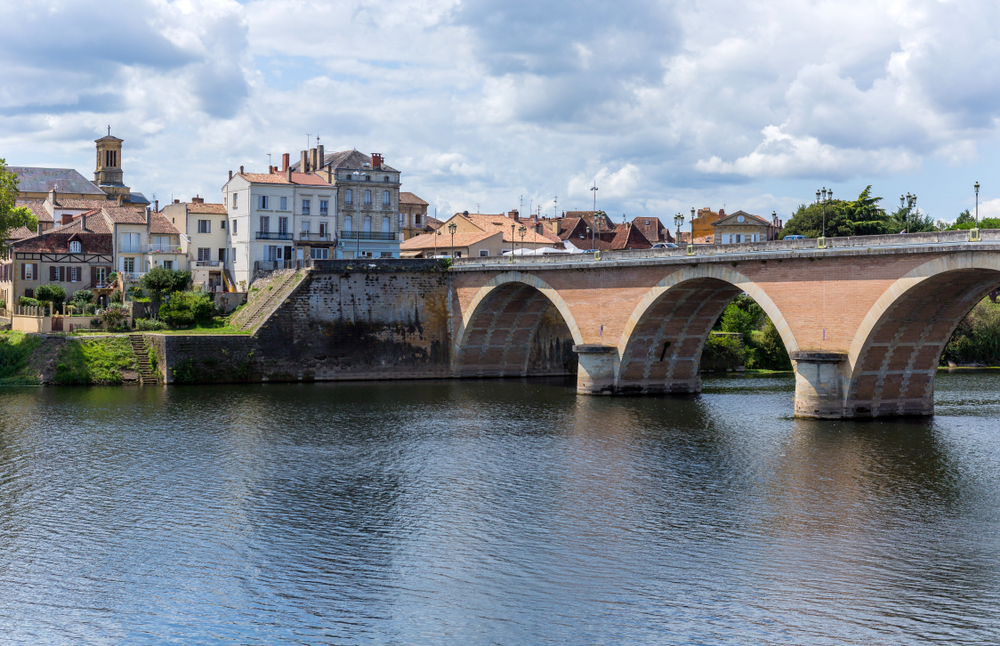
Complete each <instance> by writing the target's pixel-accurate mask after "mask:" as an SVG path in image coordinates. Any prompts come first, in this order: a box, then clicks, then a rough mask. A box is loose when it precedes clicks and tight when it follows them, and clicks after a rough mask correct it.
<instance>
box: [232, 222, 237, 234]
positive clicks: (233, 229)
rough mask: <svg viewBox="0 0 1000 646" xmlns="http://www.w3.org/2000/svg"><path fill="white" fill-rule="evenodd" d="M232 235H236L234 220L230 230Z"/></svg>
mask: <svg viewBox="0 0 1000 646" xmlns="http://www.w3.org/2000/svg"><path fill="white" fill-rule="evenodd" d="M231 231H232V232H233V235H236V220H233V228H232V229H231Z"/></svg>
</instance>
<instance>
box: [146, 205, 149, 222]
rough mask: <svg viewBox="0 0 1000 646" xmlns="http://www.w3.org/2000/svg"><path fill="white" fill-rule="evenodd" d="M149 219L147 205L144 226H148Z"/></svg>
mask: <svg viewBox="0 0 1000 646" xmlns="http://www.w3.org/2000/svg"><path fill="white" fill-rule="evenodd" d="M149 220H150V217H149V207H148V206H147V207H146V226H147V227H148V226H149Z"/></svg>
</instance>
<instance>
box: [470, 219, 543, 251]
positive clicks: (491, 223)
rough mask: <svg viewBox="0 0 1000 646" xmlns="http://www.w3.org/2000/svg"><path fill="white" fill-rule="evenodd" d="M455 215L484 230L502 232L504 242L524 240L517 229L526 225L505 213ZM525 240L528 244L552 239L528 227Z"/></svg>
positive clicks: (541, 242)
mask: <svg viewBox="0 0 1000 646" xmlns="http://www.w3.org/2000/svg"><path fill="white" fill-rule="evenodd" d="M455 215H457V216H459V217H463V218H466V219H468V220H469V221H470V222H472V223H473V224H474V225H476V226H477V227H479V228H480V229H482V230H483V231H500V232H502V233H503V241H504V242H521V241H522V239H521V234H520V233H518V232H517V229H518V228H520V227H521V226H524V225H522V224H521V223H520V222H518V221H516V220H514V219H513V218H508V217H507V216H506V215H504V214H503V213H499V214H497V215H490V214H487V213H470V214H469V215H465V214H464V213H456V214H455ZM512 224H513V225H514V230H513V232H512V231H511V228H510V225H512ZM512 236H513V237H512ZM524 242H526V243H527V244H549V243H551V242H552V241H551V240H549V239H547V238H545V237H544V236H541V235H539V234H537V233H535V230H534V229H528V230H527V231H526V232H525V233H524Z"/></svg>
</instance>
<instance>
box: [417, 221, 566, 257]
mask: <svg viewBox="0 0 1000 646" xmlns="http://www.w3.org/2000/svg"><path fill="white" fill-rule="evenodd" d="M452 224H454V225H455V257H456V258H467V257H469V256H470V255H471V256H474V257H478V256H483V257H485V256H496V255H502V254H503V252H504V251H510V250H511V249H521V248H523V249H539V248H541V247H555V246H561V244H560V243H559V241H558V240H557V239H552V238H547V237H545V236H544V235H542V234H539V233H537V232H536V231H535V230H534V229H532V228H529V226H528V224H529V223H527V222H524V221H522V220H520V219H519V216H518V213H517V211H511V212H510V213H509V214H507V215H505V214H503V213H498V214H495V215H493V214H487V213H469V212H468V211H463V212H462V213H456V214H455V215H453V216H452V217H450V218H448V220H447V221H445V222H443V223H441V225H440V226H439V227H438V228H437V230H436V231H435V232H434V233H425V234H423V235H419V236H415V237H413V238H410V239H408V240H405V241H404V242H403V243H402V244H401V245H400V253H401V254H402V255H403V257H408V258H417V257H423V258H426V257H429V256H431V255H434V254H433V251H432V250H434V249H437V250H438V251H437V255H445V256H448V255H450V254H451V232H450V231H449V229H448V227H449V226H450V225H452ZM522 227H523V228H524V231H521V229H522ZM496 234H500V235H499V236H497V235H496ZM460 236H461V237H460ZM553 238H554V236H553ZM459 240H461V241H462V244H461V245H459V244H458V242H459ZM429 250H431V253H428V251H429Z"/></svg>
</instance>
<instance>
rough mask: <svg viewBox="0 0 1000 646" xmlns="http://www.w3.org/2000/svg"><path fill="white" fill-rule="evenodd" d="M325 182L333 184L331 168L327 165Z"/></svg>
mask: <svg viewBox="0 0 1000 646" xmlns="http://www.w3.org/2000/svg"><path fill="white" fill-rule="evenodd" d="M326 183H327V184H333V169H332V168H330V167H329V166H327V167H326Z"/></svg>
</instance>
